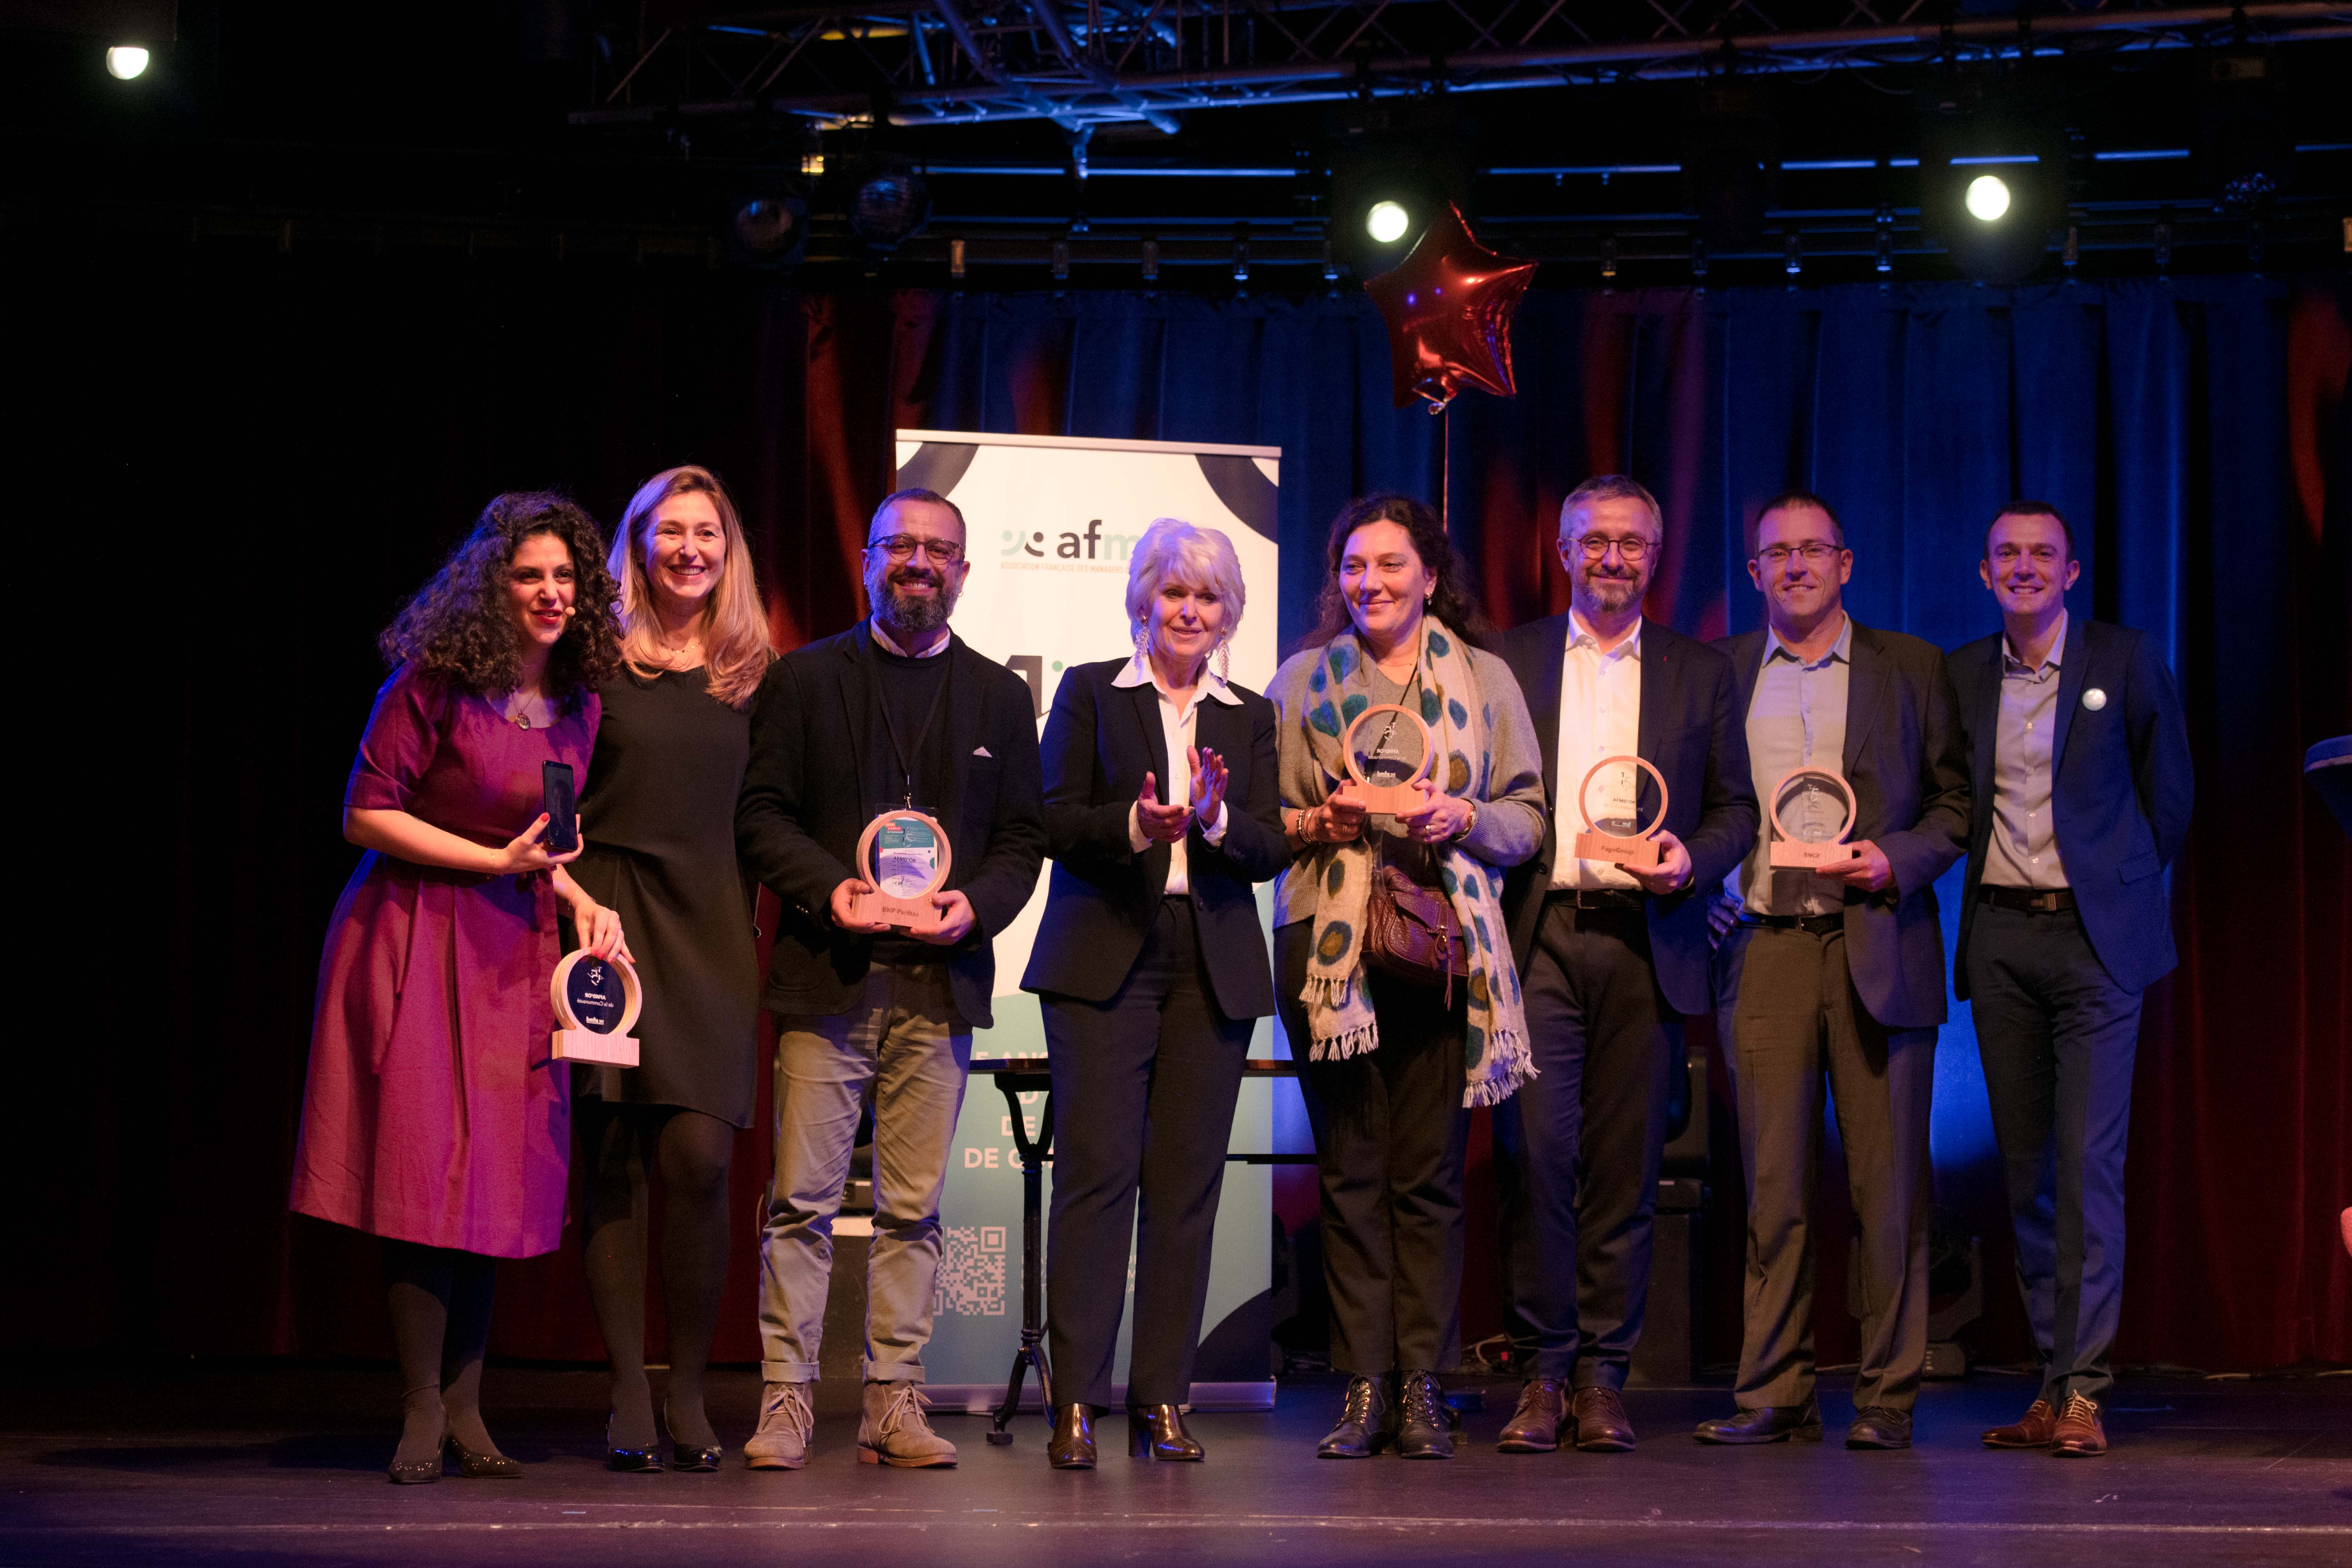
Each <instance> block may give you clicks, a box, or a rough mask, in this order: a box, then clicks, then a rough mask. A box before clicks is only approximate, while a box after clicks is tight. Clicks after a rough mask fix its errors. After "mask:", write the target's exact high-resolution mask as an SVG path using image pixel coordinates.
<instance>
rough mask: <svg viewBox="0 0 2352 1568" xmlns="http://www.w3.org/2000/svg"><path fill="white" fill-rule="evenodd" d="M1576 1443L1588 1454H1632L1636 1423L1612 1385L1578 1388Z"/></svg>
mask: <svg viewBox="0 0 2352 1568" xmlns="http://www.w3.org/2000/svg"><path fill="white" fill-rule="evenodd" d="M1575 1410H1576V1446H1577V1447H1580V1448H1581V1449H1583V1450H1584V1451H1585V1452H1586V1453H1588V1454H1630V1453H1632V1452H1633V1421H1632V1420H1631V1419H1629V1418H1628V1417H1627V1416H1626V1415H1625V1402H1624V1401H1623V1400H1622V1399H1620V1398H1618V1397H1617V1391H1616V1390H1615V1389H1613V1388H1580V1389H1578V1390H1577V1391H1576V1401H1575Z"/></svg>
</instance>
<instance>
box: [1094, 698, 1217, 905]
mask: <svg viewBox="0 0 2352 1568" xmlns="http://www.w3.org/2000/svg"><path fill="white" fill-rule="evenodd" d="M1110 683H1111V684H1112V685H1113V686H1116V687H1120V688H1122V689H1129V690H1131V689H1134V688H1136V687H1139V686H1142V685H1144V684H1146V683H1149V684H1150V686H1151V687H1152V688H1153V689H1155V690H1157V691H1158V692H1159V693H1160V734H1161V735H1162V736H1163V737H1165V739H1166V741H1167V746H1168V765H1167V767H1166V768H1165V769H1164V770H1163V771H1162V772H1161V773H1160V777H1161V778H1163V779H1165V780H1167V781H1168V791H1167V794H1168V804H1169V805H1192V767H1191V765H1190V764H1189V763H1186V762H1185V760H1184V752H1185V750H1186V748H1188V747H1190V746H1191V745H1192V737H1193V736H1194V735H1195V734H1196V733H1198V732H1199V730H1200V727H1201V700H1202V698H1203V697H1213V698H1214V699H1216V700H1218V701H1220V702H1223V703H1224V704H1225V705H1226V706H1228V707H1232V708H1238V707H1240V706H1241V704H1242V700H1241V699H1240V698H1238V697H1236V696H1234V693H1233V689H1232V688H1231V687H1228V686H1227V685H1226V684H1225V683H1224V682H1223V680H1221V679H1218V677H1217V676H1216V674H1215V672H1213V670H1211V669H1210V668H1208V667H1207V666H1206V665H1203V666H1202V669H1201V680H1200V684H1199V685H1197V686H1195V687H1193V688H1192V700H1190V701H1187V702H1183V703H1181V704H1180V703H1179V702H1178V701H1177V700H1176V699H1175V698H1174V697H1172V696H1171V695H1170V694H1169V691H1168V686H1167V683H1166V682H1164V681H1162V680H1161V679H1160V672H1159V671H1158V670H1156V669H1154V668H1151V661H1150V659H1148V658H1144V657H1143V656H1142V655H1141V654H1137V655H1136V656H1135V657H1134V658H1130V659H1129V660H1128V661H1127V668H1125V669H1122V670H1120V671H1119V672H1118V674H1117V675H1115V676H1113V677H1111V682H1110ZM1191 837H1192V836H1191V835H1190V834H1189V833H1188V834H1186V835H1185V837H1182V838H1179V839H1178V840H1176V842H1175V843H1173V844H1171V845H1170V846H1169V847H1168V888H1167V891H1168V892H1169V894H1170V895H1171V896H1174V895H1180V894H1181V895H1185V896H1190V894H1191V893H1192V864H1191V861H1190V859H1189V858H1188V854H1187V851H1188V848H1189V841H1190V839H1191ZM1201 837H1203V838H1205V839H1207V840H1208V841H1209V842H1210V843H1212V844H1223V842H1224V841H1225V803H1224V802H1223V801H1219V802H1218V803H1217V820H1216V821H1215V822H1213V823H1212V824H1210V825H1209V826H1206V827H1204V828H1202V830H1201ZM1127 842H1128V845H1129V847H1131V848H1133V849H1134V851H1135V852H1136V853H1137V854H1138V855H1140V854H1142V853H1143V852H1144V851H1145V850H1147V849H1149V848H1150V847H1151V840H1150V838H1148V837H1145V836H1144V832H1143V816H1142V813H1141V812H1140V811H1139V809H1138V808H1137V807H1136V806H1133V805H1130V806H1129V807H1128V808H1127Z"/></svg>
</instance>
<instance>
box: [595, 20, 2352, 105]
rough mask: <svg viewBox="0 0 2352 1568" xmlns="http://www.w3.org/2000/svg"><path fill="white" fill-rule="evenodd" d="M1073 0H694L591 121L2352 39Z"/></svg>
mask: <svg viewBox="0 0 2352 1568" xmlns="http://www.w3.org/2000/svg"><path fill="white" fill-rule="evenodd" d="M1062 5H1063V0H880V3H878V4H875V5H865V6H860V7H857V8H856V10H854V11H853V10H845V9H841V8H838V7H807V6H802V7H771V8H766V9H758V10H754V9H749V8H743V9H734V8H720V7H715V6H700V7H698V6H692V5H680V6H673V7H671V8H670V9H671V11H672V12H673V13H674V14H673V15H671V16H670V17H669V20H668V25H667V26H665V27H663V28H662V29H661V30H660V31H659V32H658V33H656V34H654V35H652V36H651V37H649V39H648V41H647V42H646V45H645V47H643V48H642V49H641V50H640V51H639V53H638V54H637V55H636V56H635V57H634V58H631V59H630V61H629V63H628V64H627V65H626V66H625V68H624V69H622V70H620V71H619V72H618V73H617V74H616V77H615V79H614V85H613V86H612V87H611V88H610V89H607V90H606V91H605V92H604V93H603V94H602V95H601V97H602V100H601V101H600V102H598V103H597V104H595V105H594V106H593V107H590V108H587V109H583V110H579V111H577V112H575V113H574V114H573V115H572V122H573V123H574V124H577V125H598V124H613V123H626V122H630V121H651V120H655V119H659V118H663V117H667V116H683V117H707V116H740V115H749V114H754V113H761V112H766V113H773V114H782V115H799V116H805V117H809V118H812V119H816V120H820V121H826V120H831V121H842V120H847V119H855V118H858V117H862V116H866V115H869V114H872V113H875V112H877V105H878V106H881V111H882V112H887V115H888V117H889V118H890V120H891V121H893V122H895V123H898V124H901V125H950V124H961V123H971V122H975V121H1001V120H1034V119H1049V120H1053V121H1058V122H1060V123H1062V124H1063V125H1065V126H1066V127H1069V128H1072V129H1074V130H1075V129H1078V128H1082V127H1084V126H1086V125H1088V124H1092V123H1098V122H1102V121H1133V120H1150V121H1152V122H1153V123H1155V124H1159V125H1160V126H1161V128H1162V129H1169V128H1170V127H1171V125H1172V123H1173V122H1172V120H1171V116H1172V115H1174V114H1175V113H1177V112H1179V111H1181V110H1188V109H1203V108H1222V107H1242V106H1249V105H1265V104H1277V103H1298V102H1308V101H1315V100H1334V99H1342V98H1349V97H1360V96H1365V95H1375V96H1387V95H1395V94H1402V93H1415V92H1425V91H1431V90H1438V89H1443V90H1449V91H1501V90H1509V89H1522V88H1536V87H1556V86H1559V85H1562V84H1566V83H1578V82H1596V81H1609V80H1622V79H1633V78H1639V79H1662V78H1673V77H1682V76H1696V75H1703V74H1706V73H1709V72H1712V71H1716V70H1719V69H1722V68H1725V67H1726V66H1727V64H1728V63H1730V62H1731V61H1734V60H1736V61H1737V63H1738V68H1740V69H1741V70H1743V71H1820V70H1824V69H1832V68H1874V67H1881V66H1888V65H1897V64H1917V63H1920V62H1923V61H1926V60H1929V59H1933V58H1937V57H1938V56H1939V55H1947V54H1948V55H1953V56H1956V57H1958V58H1983V57H1986V56H1990V55H1999V56H2007V57H2011V58H2015V57H2016V56H2018V55H2019V54H2021V53H2022V52H2023V51H2025V50H2028V49H2031V50H2032V52H2033V53H2035V54H2036V55H2050V54H2062V55H2063V54H2077V53H2113V52H2118V51H2122V50H2126V49H2134V48H2165V47H2183V46H2189V45H2197V44H2205V43H2211V42H2216V41H2222V40H2225V39H2227V38H2228V37H2231V36H2232V35H2233V33H2234V31H2235V29H2236V28H2237V27H2238V26H2244V27H2245V28H2246V29H2247V30H2248V35H2249V36H2250V37H2252V38H2255V39H2258V40H2261V41H2264V42H2272V43H2281V42H2298V41H2305V40H2313V39H2322V38H2347V37H2352V0H2273V3H2270V4H2253V5H2244V6H2242V7H2238V6H2231V5H2166V4H2161V3H2160V0H2061V8H2060V9H2057V10H2055V11H2053V12H2052V13H2050V14H2046V15H2039V16H2030V17H2018V16H1995V17H1987V16H1970V17H1959V16H1950V17H1949V19H1939V18H1929V17H1927V16H1924V15H1923V14H1924V13H1925V12H1927V9H1928V6H1927V0H1775V4H1774V5H1772V8H1771V14H1770V15H1769V16H1767V14H1766V13H1765V12H1764V11H1762V10H1760V9H1759V8H1758V6H1757V5H1755V4H1754V3H1753V0H1085V4H1084V11H1083V16H1078V15H1076V9H1077V8H1076V6H1075V5H1074V6H1073V7H1072V11H1071V12H1070V13H1066V12H1065V11H1064V10H1063V8H1062ZM686 13H692V15H691V16H688V15H686ZM934 31H936V32H937V34H938V35H940V36H939V37H936V38H929V37H928V36H929V35H930V34H932V33H933V32H934ZM950 45H951V46H952V47H949V46H950ZM935 50H936V53H935V52H934V51H935ZM713 86H716V87H719V89H720V91H719V93H718V94H716V95H714V94H711V93H710V91H709V89H710V88H711V87H713Z"/></svg>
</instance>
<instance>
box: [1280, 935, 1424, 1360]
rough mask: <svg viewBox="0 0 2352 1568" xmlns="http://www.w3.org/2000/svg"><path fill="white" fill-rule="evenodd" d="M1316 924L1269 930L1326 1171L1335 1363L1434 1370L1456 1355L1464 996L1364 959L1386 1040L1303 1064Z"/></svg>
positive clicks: (1326, 1275) (1326, 1269)
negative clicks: (1340, 1057)
mask: <svg viewBox="0 0 2352 1568" xmlns="http://www.w3.org/2000/svg"><path fill="white" fill-rule="evenodd" d="M1314 928H1315V922H1314V921H1293V922H1292V923H1290V924H1289V925H1286V926H1284V927H1283V928H1282V929H1281V930H1279V931H1276V932H1275V939H1274V940H1275V954H1274V956H1275V968H1276V973H1277V974H1278V975H1279V976H1280V984H1279V985H1278V987H1277V989H1276V995H1277V996H1278V997H1280V998H1281V999H1282V1026H1283V1028H1284V1030H1285V1032H1286V1033H1287V1034H1288V1035H1289V1037H1290V1041H1291V1054H1292V1055H1293V1056H1294V1057H1297V1058H1300V1059H1299V1066H1298V1088H1299V1092H1300V1094H1301V1096H1302V1097H1303V1098H1304V1099H1305V1100H1306V1101H1307V1124H1308V1125H1309V1126H1310V1127H1311V1128H1312V1129H1313V1130H1314V1133H1315V1156H1316V1166H1317V1172H1318V1175H1319V1176H1320V1177H1321V1186H1322V1197H1323V1203H1322V1219H1323V1282H1324V1284H1325V1286H1326V1287H1327V1288H1328V1289H1329V1291H1330V1293H1331V1365H1332V1367H1333V1368H1334V1369H1335V1370H1337V1371H1340V1372H1345V1373H1352V1374H1354V1375H1355V1376H1358V1377H1373V1378H1377V1377H1381V1376H1383V1375H1385V1374H1386V1373H1390V1372H1392V1371H1394V1372H1408V1373H1412V1372H1438V1371H1442V1370H1444V1368H1446V1367H1449V1366H1452V1365H1453V1364H1454V1363H1455V1362H1457V1361H1459V1360H1460V1359H1461V1357H1462V1335H1461V1304H1462V1162H1463V1154H1464V1151H1465V1146H1466V1144H1467V1142H1468V1138H1469V1131H1470V1113H1469V1112H1468V1111H1467V1110H1464V1109H1463V1107H1462V1094H1463V1089H1464V1087H1465V1083H1466V1081H1467V1080H1466V1076H1465V1070H1464V1068H1463V1059H1462V1058H1463V1043H1464V1039H1465V1012H1466V1009H1467V1006H1468V999H1467V997H1466V996H1465V994H1464V992H1463V989H1462V987H1460V986H1458V985H1457V986H1455V987H1454V1005H1453V1006H1451V1007H1450V1008H1449V1007H1448V1006H1447V1005H1445V1001H1444V993H1443V992H1442V991H1440V990H1438V989H1436V988H1434V987H1430V986H1421V985H1413V984H1407V983H1404V982H1401V981H1395V980H1391V979H1390V978H1389V977H1388V976H1387V975H1385V974H1382V973H1380V972H1379V971H1377V970H1373V969H1370V968H1368V969H1366V970H1365V972H1364V973H1365V976H1366V982H1367V985H1366V989H1367V992H1368V994H1369V995H1370V999H1371V1004H1372V1011H1373V1013H1374V1015H1375V1016H1378V1018H1379V1019H1380V1028H1381V1043H1380V1048H1379V1049H1377V1050H1373V1051H1370V1052H1367V1053H1365V1054H1364V1055H1361V1056H1357V1057H1350V1058H1348V1059H1347V1060H1346V1061H1325V1062H1317V1061H1309V1060H1307V1059H1306V1058H1307V1054H1308V1048H1309V1047H1308V1042H1307V1010H1306V1007H1305V1005H1303V1002H1302V1000H1301V999H1302V998H1303V997H1304V996H1305V994H1306V991H1307V948H1308V946H1309V945H1310V944H1311V943H1312V942H1313V940H1314V934H1315V930H1314Z"/></svg>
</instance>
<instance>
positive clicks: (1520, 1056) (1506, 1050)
mask: <svg viewBox="0 0 2352 1568" xmlns="http://www.w3.org/2000/svg"><path fill="white" fill-rule="evenodd" d="M1488 1044H1489V1051H1488V1054H1487V1056H1486V1058H1483V1059H1482V1060H1481V1061H1480V1062H1479V1064H1478V1070H1477V1072H1476V1073H1475V1076H1473V1077H1472V1079H1470V1082H1469V1085H1468V1087H1467V1088H1465V1089H1463V1091H1462V1107H1463V1109H1464V1110H1478V1109H1480V1108H1481V1107H1485V1106H1496V1105H1500V1104H1502V1103H1503V1101H1505V1100H1508V1099H1510V1098H1511V1096H1513V1095H1515V1094H1517V1093H1518V1092H1519V1090H1520V1089H1523V1088H1525V1087H1526V1086H1527V1081H1528V1079H1531V1078H1533V1077H1535V1076H1536V1061H1535V1053H1534V1052H1532V1051H1530V1050H1529V1049H1528V1042H1527V1037H1526V1036H1524V1035H1521V1034H1519V1033H1518V1032H1517V1031H1516V1030H1509V1031H1498V1032H1497V1033H1496V1035H1495V1036H1493V1037H1491V1039H1490V1040H1489V1042H1488Z"/></svg>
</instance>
